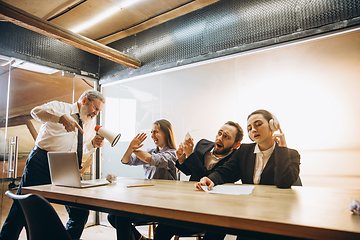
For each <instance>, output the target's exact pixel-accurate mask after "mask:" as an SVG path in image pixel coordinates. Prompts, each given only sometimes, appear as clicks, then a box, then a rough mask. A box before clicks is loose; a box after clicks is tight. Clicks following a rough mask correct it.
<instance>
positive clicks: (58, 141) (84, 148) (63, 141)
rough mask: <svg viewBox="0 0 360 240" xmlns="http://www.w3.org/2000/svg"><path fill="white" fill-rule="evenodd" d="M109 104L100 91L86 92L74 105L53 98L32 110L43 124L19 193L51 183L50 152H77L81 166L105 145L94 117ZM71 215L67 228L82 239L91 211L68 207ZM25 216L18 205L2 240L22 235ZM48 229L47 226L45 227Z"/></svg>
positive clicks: (5, 225) (8, 221)
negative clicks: (97, 133)
mask: <svg viewBox="0 0 360 240" xmlns="http://www.w3.org/2000/svg"><path fill="white" fill-rule="evenodd" d="M104 103H105V98H104V97H103V95H102V94H101V93H100V92H97V91H94V90H88V91H85V92H84V93H83V94H82V95H81V97H80V98H79V100H78V101H77V102H75V103H73V104H69V103H64V102H59V101H52V102H49V103H45V104H43V105H41V106H37V107H35V108H33V109H32V110H31V116H32V117H33V118H34V119H36V120H38V121H40V122H41V123H42V125H41V127H40V131H39V134H38V136H37V138H36V142H35V147H34V148H33V150H32V151H31V153H30V154H29V157H28V159H27V161H26V165H25V169H24V174H23V176H22V179H21V182H20V185H19V188H18V191H17V194H21V188H22V187H25V186H36V185H42V184H50V183H51V179H50V173H49V165H48V159H47V152H48V151H51V152H65V151H66V152H67V151H71V152H77V153H78V157H79V167H80V166H81V159H82V157H81V156H82V154H83V152H84V154H91V153H93V152H94V151H95V148H98V147H101V146H103V144H104V138H103V137H101V136H99V135H95V132H94V126H95V119H94V117H95V116H96V115H98V114H99V112H100V111H101V110H102V108H103V106H104ZM65 207H66V210H67V212H68V214H69V221H68V222H67V224H66V230H67V231H68V233H69V235H70V236H71V238H72V239H79V238H80V236H81V234H82V231H83V230H84V227H85V224H86V222H87V218H88V215H89V211H88V210H85V209H80V208H72V207H69V206H65ZM24 226H25V219H24V217H23V215H22V212H21V209H19V208H18V207H17V206H16V205H15V204H13V205H12V206H11V209H10V211H9V214H8V216H7V218H6V220H5V223H4V225H3V227H2V229H1V232H0V239H7V240H16V239H18V238H19V235H20V232H21V231H22V228H23V227H24ZM44 231H46V229H44Z"/></svg>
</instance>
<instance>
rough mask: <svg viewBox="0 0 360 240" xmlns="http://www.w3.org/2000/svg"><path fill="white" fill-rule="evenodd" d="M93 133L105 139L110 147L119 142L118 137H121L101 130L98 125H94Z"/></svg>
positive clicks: (103, 129) (104, 129)
mask: <svg viewBox="0 0 360 240" xmlns="http://www.w3.org/2000/svg"><path fill="white" fill-rule="evenodd" d="M95 131H96V132H97V133H98V134H99V135H100V136H101V137H103V138H106V140H108V141H109V142H110V144H111V146H112V147H113V146H115V145H116V143H117V142H118V141H119V139H120V137H121V133H119V134H116V133H113V132H111V131H109V130H107V129H106V128H103V127H101V126H99V125H96V127H95Z"/></svg>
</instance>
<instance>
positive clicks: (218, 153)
mask: <svg viewBox="0 0 360 240" xmlns="http://www.w3.org/2000/svg"><path fill="white" fill-rule="evenodd" d="M232 149H233V148H232V147H228V148H224V149H222V150H217V149H216V148H214V153H215V154H216V155H227V154H229V153H230V152H231V151H232Z"/></svg>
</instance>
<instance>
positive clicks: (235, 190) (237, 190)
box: [201, 185, 255, 195]
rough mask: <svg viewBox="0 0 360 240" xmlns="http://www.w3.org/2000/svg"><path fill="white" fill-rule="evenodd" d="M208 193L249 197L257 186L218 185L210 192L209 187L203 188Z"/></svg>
mask: <svg viewBox="0 0 360 240" xmlns="http://www.w3.org/2000/svg"><path fill="white" fill-rule="evenodd" d="M201 187H202V189H203V190H204V191H205V192H207V193H218V194H229V195H243V194H245V195H246V194H247V195H249V194H250V193H252V190H253V189H254V187H255V186H243V185H217V186H215V187H213V188H212V189H211V190H210V191H209V190H208V189H207V186H201Z"/></svg>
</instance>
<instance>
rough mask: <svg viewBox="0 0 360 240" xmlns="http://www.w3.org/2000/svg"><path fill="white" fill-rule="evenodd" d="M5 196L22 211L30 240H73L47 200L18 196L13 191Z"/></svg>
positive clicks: (28, 195)
mask: <svg viewBox="0 0 360 240" xmlns="http://www.w3.org/2000/svg"><path fill="white" fill-rule="evenodd" d="M5 194H6V196H8V197H10V198H12V199H13V200H14V203H15V204H17V206H18V207H20V208H21V209H22V211H23V213H24V217H25V220H26V233H27V237H28V239H29V240H49V239H52V240H55V239H56V240H71V237H70V235H69V234H68V233H67V231H66V230H65V228H64V225H63V224H62V222H61V220H60V218H59V216H58V215H57V213H56V211H55V210H54V208H53V207H52V206H51V204H50V203H49V202H48V201H47V200H46V199H45V198H43V197H42V196H39V195H36V194H26V195H16V194H14V193H12V192H11V191H6V192H5Z"/></svg>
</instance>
